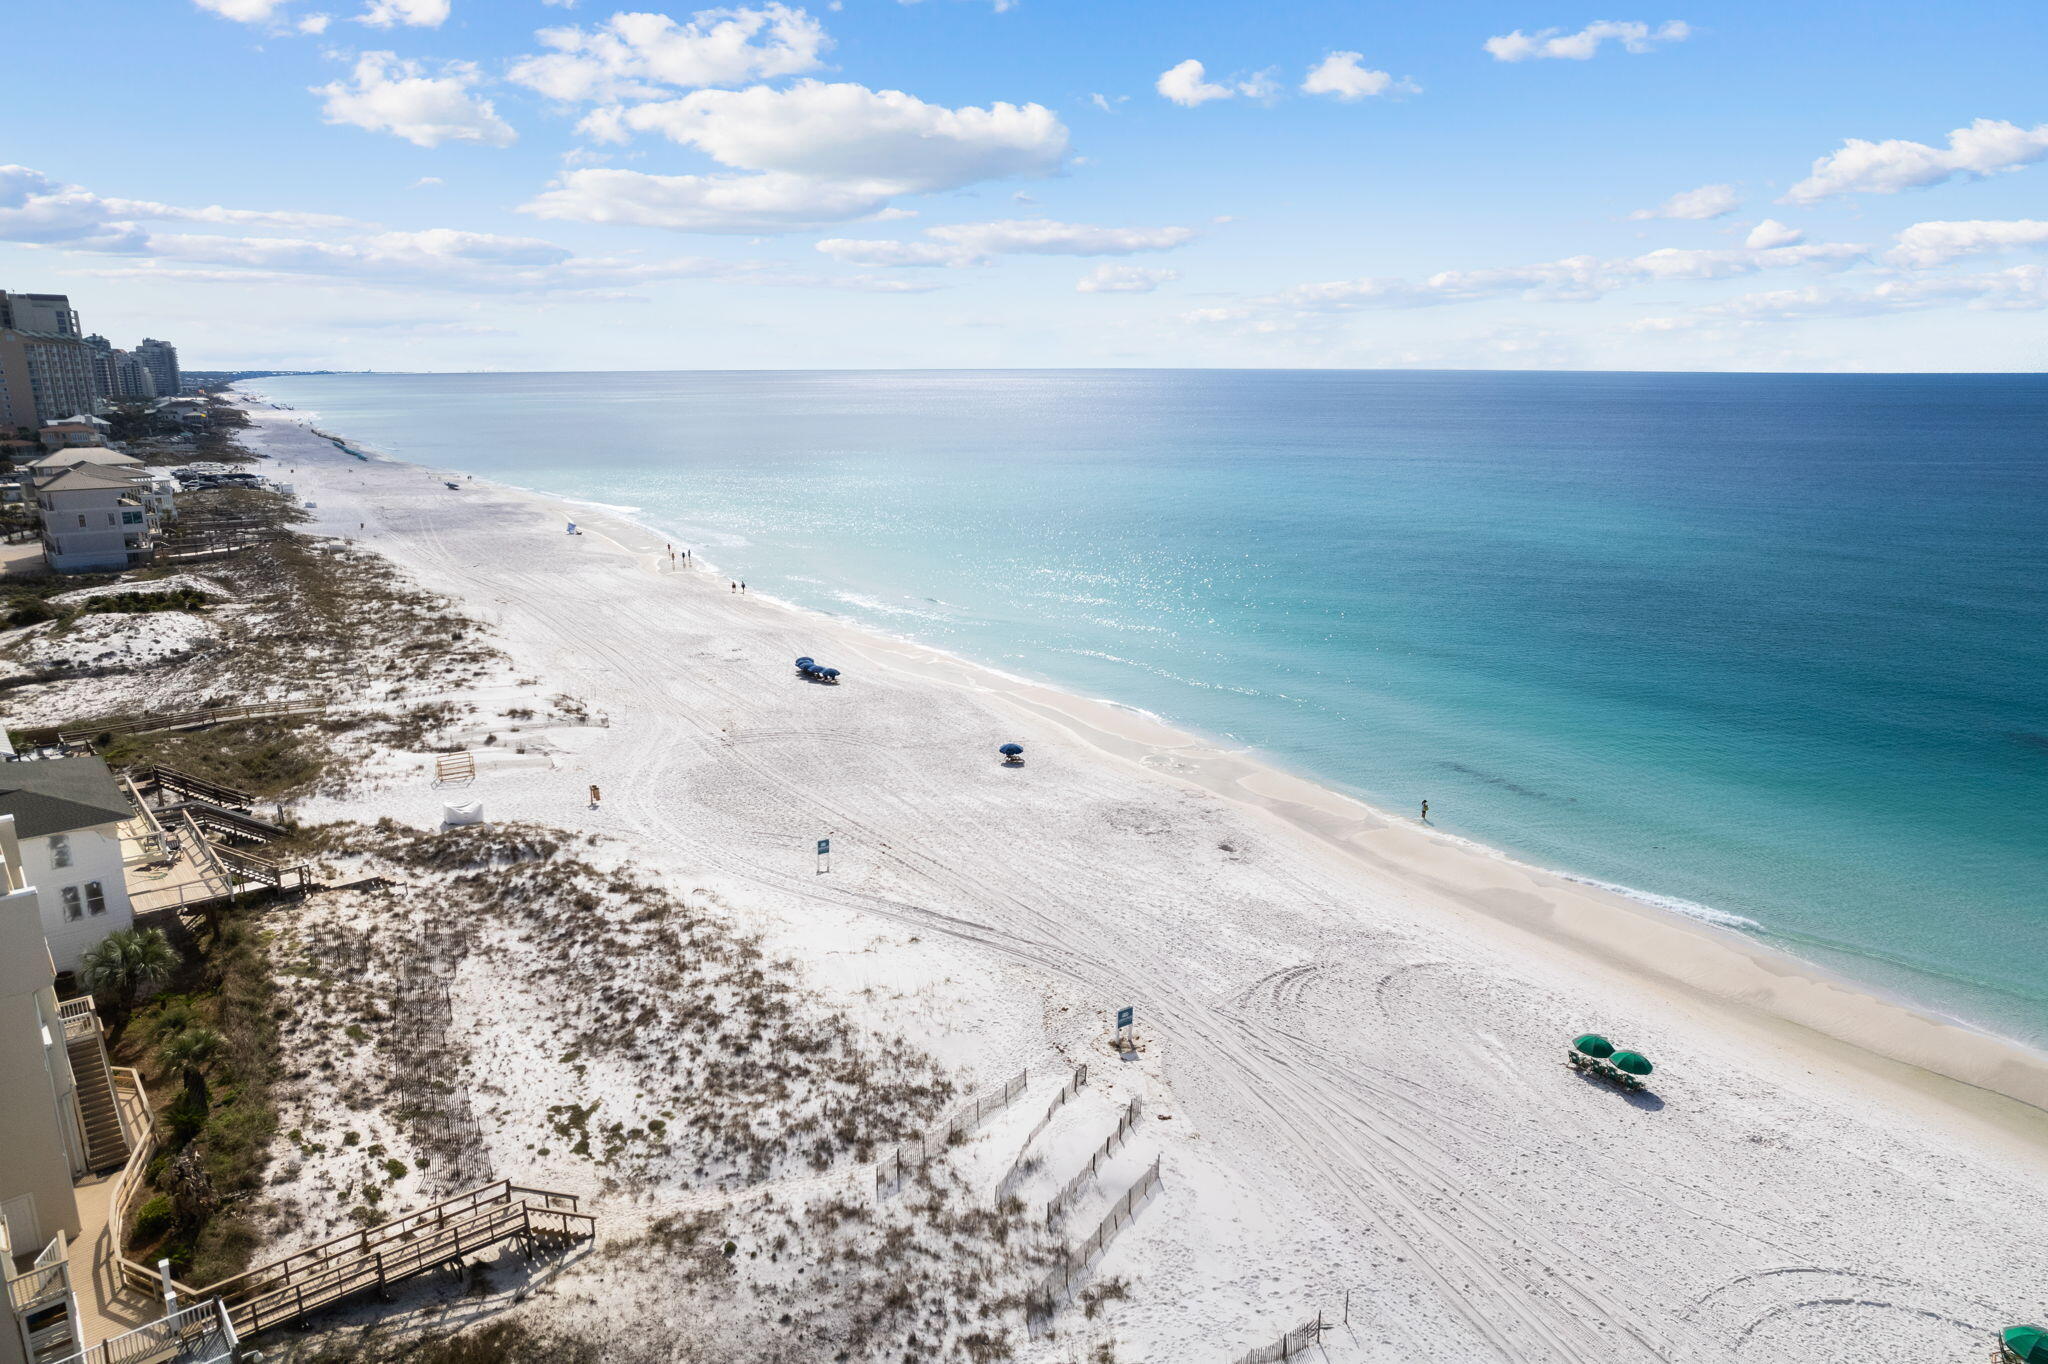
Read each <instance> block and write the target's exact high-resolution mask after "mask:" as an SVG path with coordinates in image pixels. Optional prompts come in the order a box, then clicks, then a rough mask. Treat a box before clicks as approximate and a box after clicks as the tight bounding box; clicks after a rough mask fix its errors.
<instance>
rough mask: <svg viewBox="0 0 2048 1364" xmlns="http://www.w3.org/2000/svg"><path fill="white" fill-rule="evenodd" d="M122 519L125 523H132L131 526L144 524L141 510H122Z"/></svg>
mask: <svg viewBox="0 0 2048 1364" xmlns="http://www.w3.org/2000/svg"><path fill="white" fill-rule="evenodd" d="M121 520H122V521H123V522H124V523H126V524H128V525H131V526H137V525H140V524H142V513H141V512H122V513H121Z"/></svg>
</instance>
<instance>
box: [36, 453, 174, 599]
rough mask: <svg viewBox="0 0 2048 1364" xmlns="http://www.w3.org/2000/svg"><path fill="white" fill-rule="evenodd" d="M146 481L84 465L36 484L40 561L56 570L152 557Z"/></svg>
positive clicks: (124, 564) (114, 565) (129, 563)
mask: <svg viewBox="0 0 2048 1364" xmlns="http://www.w3.org/2000/svg"><path fill="white" fill-rule="evenodd" d="M151 491H152V484H151V482H150V480H147V479H144V480H142V481H141V484H140V486H138V480H137V478H136V476H135V475H133V474H129V473H125V472H123V471H121V470H119V469H108V468H101V467H97V466H93V465H86V466H82V467H80V468H76V469H66V470H64V471H63V472H61V473H58V474H56V475H54V476H53V477H50V478H47V479H43V480H41V481H40V482H38V483H37V484H36V505H37V506H38V507H39V508H40V509H41V511H42V514H43V561H44V562H45V563H47V564H48V565H49V566H50V569H51V571H53V572H56V573H81V572H93V571H103V570H108V569H122V568H133V567H136V566H138V565H140V564H146V563H148V562H150V561H151V560H152V559H154V558H155V557H156V524H155V518H154V517H153V516H152V515H151V514H150V509H149V496H150V494H151Z"/></svg>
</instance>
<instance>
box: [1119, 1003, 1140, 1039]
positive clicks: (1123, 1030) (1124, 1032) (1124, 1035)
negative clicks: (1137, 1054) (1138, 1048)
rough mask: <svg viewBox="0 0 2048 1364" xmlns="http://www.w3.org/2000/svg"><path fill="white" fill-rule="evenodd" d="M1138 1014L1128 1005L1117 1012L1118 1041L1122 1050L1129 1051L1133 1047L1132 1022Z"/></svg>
mask: <svg viewBox="0 0 2048 1364" xmlns="http://www.w3.org/2000/svg"><path fill="white" fill-rule="evenodd" d="M1137 1012H1138V1011H1137V1010H1136V1009H1134V1008H1133V1007H1131V1006H1130V1005H1128V1004H1126V1005H1124V1006H1123V1008H1121V1009H1118V1010H1117V1011H1116V1040H1117V1045H1118V1046H1119V1047H1120V1048H1123V1049H1126V1050H1128V1049H1129V1047H1130V1045H1131V1035H1130V1034H1131V1021H1132V1020H1133V1019H1134V1018H1136V1017H1137Z"/></svg>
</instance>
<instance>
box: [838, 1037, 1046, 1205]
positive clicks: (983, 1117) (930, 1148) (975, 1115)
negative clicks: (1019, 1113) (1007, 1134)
mask: <svg viewBox="0 0 2048 1364" xmlns="http://www.w3.org/2000/svg"><path fill="white" fill-rule="evenodd" d="M1030 1074H1031V1071H1030V1069H1029V1068H1028V1067H1027V1068H1025V1069H1024V1070H1020V1071H1018V1072H1017V1073H1016V1074H1015V1075H1013V1076H1011V1077H1010V1078H1009V1079H1007V1080H1005V1081H1003V1083H1001V1084H999V1085H996V1086H995V1087H994V1088H992V1089H988V1090H985V1091H983V1092H982V1093H980V1094H977V1095H976V1096H975V1097H974V1098H972V1099H970V1100H969V1101H968V1102H967V1103H966V1104H965V1105H964V1106H962V1107H961V1108H960V1109H958V1110H956V1111H955V1112H954V1114H953V1116H952V1117H950V1118H948V1119H946V1121H945V1124H944V1125H943V1126H942V1127H940V1128H938V1129H937V1130H936V1131H933V1132H925V1133H922V1134H920V1135H919V1136H916V1137H912V1138H911V1139H910V1140H909V1141H906V1142H902V1143H900V1144H899V1145H898V1146H897V1147H896V1149H895V1150H893V1151H891V1152H889V1154H887V1155H885V1156H883V1157H882V1159H881V1161H880V1162H879V1163H877V1164H876V1166H875V1197H877V1198H882V1197H885V1196H887V1194H888V1192H889V1191H890V1190H891V1189H894V1188H895V1187H896V1186H897V1185H899V1184H901V1183H902V1182H903V1178H904V1176H905V1175H906V1174H908V1173H909V1172H910V1171H912V1170H922V1169H923V1168H924V1167H925V1166H926V1165H928V1164H929V1163H931V1161H932V1160H933V1158H934V1157H936V1156H937V1155H938V1154H939V1153H940V1152H942V1151H944V1150H945V1149H946V1148H947V1147H949V1146H951V1145H952V1144H953V1142H954V1140H955V1139H956V1138H958V1137H964V1136H966V1135H967V1134H968V1133H969V1132H972V1131H973V1130H974V1129H975V1128H977V1127H979V1126H981V1125H982V1123H984V1122H986V1121H987V1120H988V1119H989V1118H991V1117H993V1116H995V1115H996V1114H997V1113H1000V1112H1002V1111H1003V1110H1004V1109H1005V1108H1008V1107H1009V1106H1010V1105H1011V1104H1013V1103H1015V1102H1017V1096H1018V1095H1020V1094H1022V1093H1023V1092H1024V1084H1025V1081H1026V1080H1027V1078H1029V1076H1030Z"/></svg>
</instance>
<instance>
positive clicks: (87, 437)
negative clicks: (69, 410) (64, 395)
mask: <svg viewBox="0 0 2048 1364" xmlns="http://www.w3.org/2000/svg"><path fill="white" fill-rule="evenodd" d="M113 429H114V428H113V427H112V426H111V425H110V424H109V423H108V422H107V421H106V419H105V418H102V417H92V416H87V415H86V414H84V413H80V414H79V415H77V416H75V417H66V418H65V419H64V420H63V421H56V422H50V423H48V424H46V425H45V426H44V427H43V428H42V429H41V430H39V431H37V432H36V439H37V440H40V441H41V442H42V443H43V448H44V449H45V450H64V449H68V448H71V447H73V446H82V445H83V446H90V445H105V444H106V443H107V436H108V433H110V432H111V431H112V430H113Z"/></svg>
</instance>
